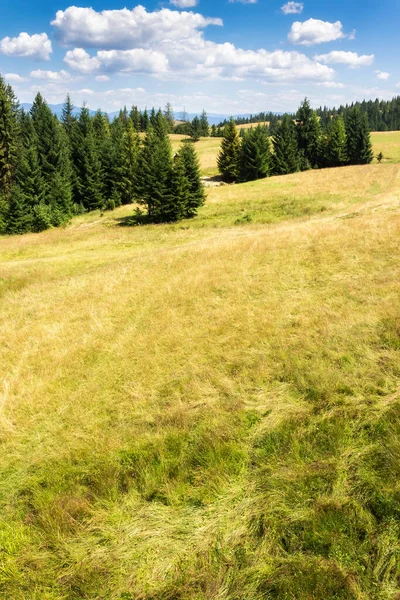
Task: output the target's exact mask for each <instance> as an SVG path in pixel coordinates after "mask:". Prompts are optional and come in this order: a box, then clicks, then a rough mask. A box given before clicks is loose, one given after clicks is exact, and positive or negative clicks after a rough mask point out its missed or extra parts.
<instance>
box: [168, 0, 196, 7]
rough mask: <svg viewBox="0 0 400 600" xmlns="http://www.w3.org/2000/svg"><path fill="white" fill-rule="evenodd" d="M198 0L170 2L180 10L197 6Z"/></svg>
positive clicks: (175, 0) (174, 0) (171, 0)
mask: <svg viewBox="0 0 400 600" xmlns="http://www.w3.org/2000/svg"><path fill="white" fill-rule="evenodd" d="M197 2H198V0H170V4H173V5H174V6H177V7H178V8H191V7H192V6H196V4H197Z"/></svg>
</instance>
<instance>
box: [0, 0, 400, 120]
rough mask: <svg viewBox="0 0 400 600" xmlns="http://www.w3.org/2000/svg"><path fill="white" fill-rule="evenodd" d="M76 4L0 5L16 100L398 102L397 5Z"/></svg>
mask: <svg viewBox="0 0 400 600" xmlns="http://www.w3.org/2000/svg"><path fill="white" fill-rule="evenodd" d="M77 4H78V6H75V5H74V4H69V3H68V2H64V3H63V2H61V0H60V1H58V0H40V1H39V2H32V0H2V1H1V8H0V13H1V18H0V73H1V74H2V75H3V76H5V77H6V79H7V80H8V81H9V82H10V83H11V84H12V85H13V87H14V89H15V91H16V92H17V95H18V97H19V99H20V100H21V101H22V102H30V101H32V99H33V97H34V95H35V94H36V92H37V91H40V92H42V94H43V95H44V96H45V98H46V99H47V100H48V102H50V103H60V102H62V101H63V100H64V98H65V95H66V93H67V92H70V93H71V95H72V98H73V101H74V103H75V104H76V105H78V106H79V105H81V104H82V103H83V102H87V104H88V105H89V106H90V107H91V108H93V109H96V108H102V109H104V110H108V111H113V110H117V109H118V108H120V107H122V106H123V105H124V104H127V105H128V106H130V105H132V104H137V105H138V106H139V107H140V108H144V107H146V106H147V107H151V106H153V105H155V106H157V107H158V106H164V105H165V104H166V102H168V101H170V102H171V103H172V105H173V107H174V109H175V111H177V112H179V111H181V110H182V109H183V108H184V107H185V108H186V109H187V111H188V112H197V111H200V110H201V109H202V108H205V109H206V110H207V111H208V112H209V113H224V114H230V113H232V114H237V113H247V112H258V111H260V110H273V111H284V110H294V109H295V108H296V107H297V105H298V104H299V102H300V100H301V99H302V98H303V97H304V96H305V95H307V96H308V97H309V98H310V99H311V101H312V103H313V104H314V105H315V106H318V105H320V104H328V105H330V106H332V105H337V104H339V103H342V102H347V101H351V100H354V99H362V98H376V97H380V98H385V99H386V98H391V97H392V96H394V95H397V94H400V67H399V62H398V53H399V46H400V43H399V26H400V10H399V0H380V1H379V2H377V1H372V0H335V1H334V2H321V1H317V0H304V2H293V1H289V2H285V1H284V0H281V1H280V2H279V1H277V0H167V1H166V2H153V1H143V2H142V3H141V4H135V3H133V4H125V3H124V1H123V0H122V1H121V0H103V1H99V0H93V1H89V2H87V3H86V2H85V1H84V0H82V2H79V3H77Z"/></svg>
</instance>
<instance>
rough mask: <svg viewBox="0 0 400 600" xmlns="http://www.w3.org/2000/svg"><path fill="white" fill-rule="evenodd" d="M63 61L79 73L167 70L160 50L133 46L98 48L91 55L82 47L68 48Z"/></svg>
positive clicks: (165, 60)
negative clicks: (98, 49)
mask: <svg viewBox="0 0 400 600" xmlns="http://www.w3.org/2000/svg"><path fill="white" fill-rule="evenodd" d="M64 61H65V62H66V63H67V64H68V66H69V67H70V68H71V69H73V70H75V71H79V72H80V73H85V74H91V73H96V72H98V71H100V70H101V71H106V72H110V73H113V72H120V73H153V74H161V73H164V72H165V71H166V70H167V66H168V60H167V58H166V57H165V56H164V54H162V53H161V52H156V51H153V50H145V49H143V48H135V49H134V50H100V51H99V52H97V54H96V56H94V57H91V56H90V55H89V54H88V53H87V52H86V51H85V50H84V49H83V48H75V49H74V50H69V51H68V52H67V54H66V55H65V58H64Z"/></svg>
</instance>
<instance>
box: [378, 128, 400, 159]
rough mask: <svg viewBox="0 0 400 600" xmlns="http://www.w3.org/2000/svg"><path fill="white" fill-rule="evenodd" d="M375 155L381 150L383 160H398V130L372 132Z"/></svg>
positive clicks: (399, 135)
mask: <svg viewBox="0 0 400 600" xmlns="http://www.w3.org/2000/svg"><path fill="white" fill-rule="evenodd" d="M372 143H373V147H374V154H375V156H376V155H377V154H379V153H380V152H382V154H383V157H384V158H383V162H388V163H399V162H400V131H384V132H377V133H373V134H372Z"/></svg>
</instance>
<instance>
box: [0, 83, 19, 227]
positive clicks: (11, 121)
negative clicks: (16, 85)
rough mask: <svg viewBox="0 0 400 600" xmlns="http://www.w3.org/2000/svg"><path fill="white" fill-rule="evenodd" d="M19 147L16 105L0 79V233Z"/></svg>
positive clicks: (4, 221)
mask: <svg viewBox="0 0 400 600" xmlns="http://www.w3.org/2000/svg"><path fill="white" fill-rule="evenodd" d="M18 146H19V127H18V120H17V105H16V104H15V96H14V93H13V91H12V89H11V87H10V86H8V85H7V84H6V83H5V82H4V80H3V79H2V78H1V77H0V232H2V231H3V232H4V231H5V229H6V218H7V217H6V214H7V211H8V203H9V201H10V199H11V191H12V187H13V184H14V181H15V172H16V168H17V159H18Z"/></svg>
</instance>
